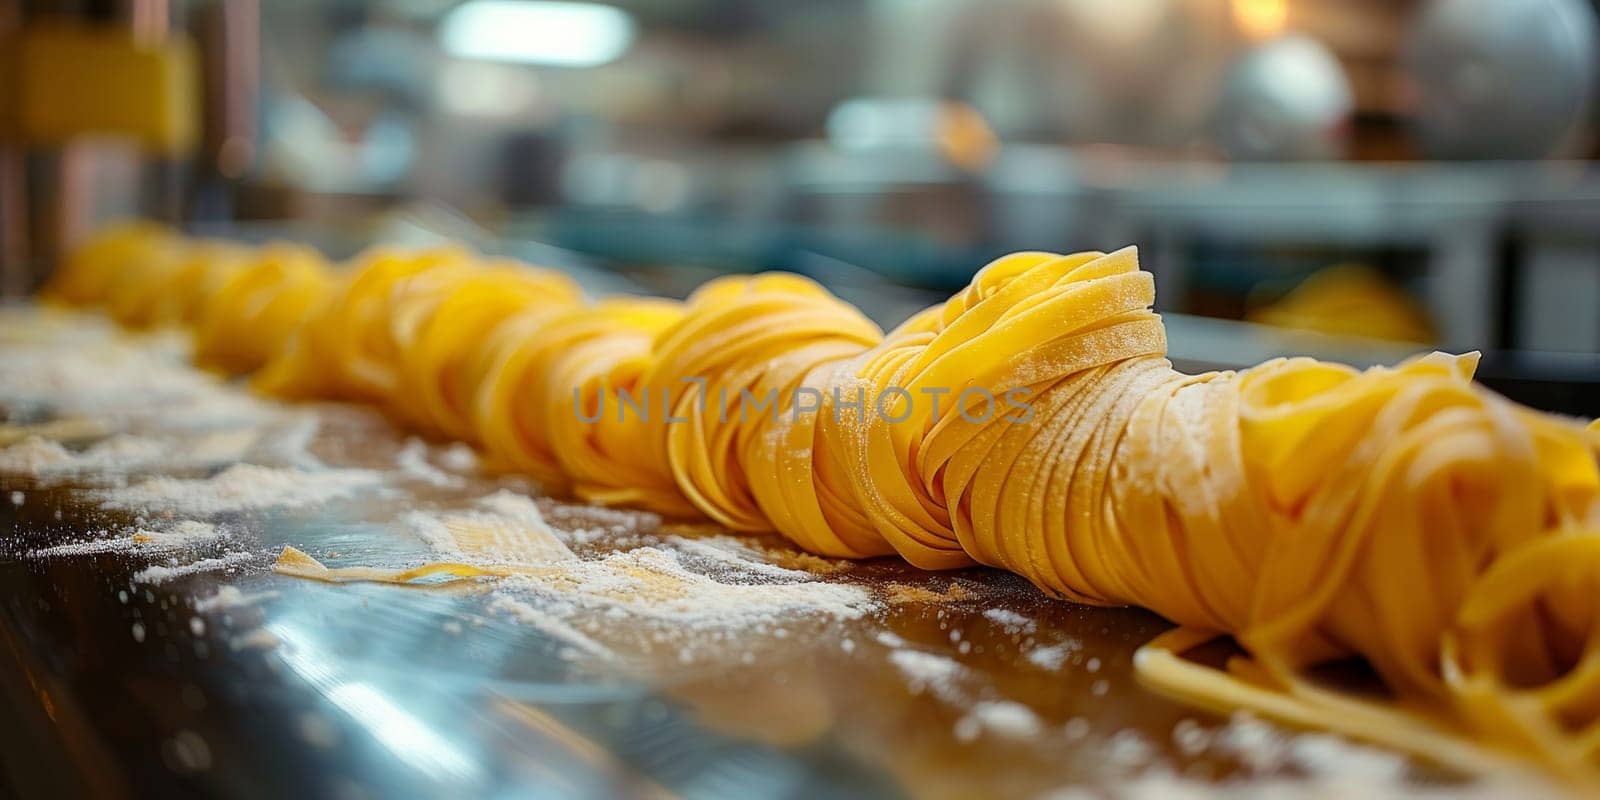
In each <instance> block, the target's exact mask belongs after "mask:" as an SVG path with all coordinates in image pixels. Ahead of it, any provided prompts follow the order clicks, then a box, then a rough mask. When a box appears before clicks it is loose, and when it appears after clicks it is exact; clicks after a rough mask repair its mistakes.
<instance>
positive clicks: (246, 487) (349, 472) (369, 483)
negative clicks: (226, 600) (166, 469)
mask: <svg viewBox="0 0 1600 800" xmlns="http://www.w3.org/2000/svg"><path fill="white" fill-rule="evenodd" d="M382 480H383V476H382V475H381V474H379V473H377V472H373V471H370V470H358V469H327V470H317V471H306V470H297V469H286V468H275V467H263V466H258V465H255V464H235V465H234V466H232V467H229V468H227V469H226V470H223V471H222V472H219V473H217V474H216V475H214V476H212V477H210V478H193V479H191V478H166V477H162V478H151V479H149V480H146V481H141V482H139V483H136V484H133V485H132V486H128V487H126V488H122V489H108V490H103V491H99V492H95V493H94V496H95V497H96V498H97V499H99V501H100V504H101V505H102V506H104V507H106V508H117V509H126V510H133V511H145V510H163V511H171V512H174V513H178V514H184V515H188V516H207V515H212V514H224V513H228V512H234V511H253V510H259V509H266V508H282V509H294V508H303V507H306V506H314V505H320V504H322V503H326V502H327V501H329V500H333V499H336V498H340V497H347V496H349V495H351V494H353V493H355V492H357V491H358V490H361V489H365V488H369V487H373V486H377V485H379V484H380V483H382Z"/></svg>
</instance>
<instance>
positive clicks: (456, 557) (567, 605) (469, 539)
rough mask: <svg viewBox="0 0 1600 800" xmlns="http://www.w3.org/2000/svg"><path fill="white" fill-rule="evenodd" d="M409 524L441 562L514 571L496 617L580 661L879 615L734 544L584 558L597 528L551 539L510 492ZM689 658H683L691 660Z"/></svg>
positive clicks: (867, 596) (845, 589) (863, 596)
mask: <svg viewBox="0 0 1600 800" xmlns="http://www.w3.org/2000/svg"><path fill="white" fill-rule="evenodd" d="M555 508H557V509H562V508H565V507H561V506H557V507H555ZM557 513H561V512H560V511H559V510H558V511H557ZM618 516H619V515H615V514H602V515H600V517H601V518H602V519H603V520H604V522H603V524H609V525H622V526H624V527H626V528H627V529H628V530H629V532H636V531H637V528H635V527H634V525H635V523H636V522H637V520H635V519H633V518H632V517H631V516H624V517H623V518H622V519H616V517H618ZM593 520H594V517H593V516H589V517H587V518H585V519H583V520H582V521H581V522H582V523H588V522H592V521H593ZM565 521H566V522H568V523H572V522H574V521H575V520H574V519H573V518H571V517H566V518H565ZM401 522H402V524H403V525H404V526H405V528H406V529H407V530H408V531H410V532H411V533H413V534H415V535H416V536H418V537H419V538H420V539H422V540H423V541H424V542H425V543H427V544H428V545H429V547H430V548H431V549H432V550H433V551H434V553H435V554H436V555H437V556H438V557H440V558H443V559H445V560H449V561H457V562H463V563H469V564H474V565H477V566H493V567H512V568H515V570H516V573H517V574H514V575H512V576H510V577H507V578H504V579H502V580H500V581H499V582H498V583H497V584H496V586H495V591H494V595H493V598H492V600H491V604H490V608H491V610H493V611H496V612H499V613H503V614H505V615H507V616H509V617H511V618H513V619H515V620H517V621H519V622H521V623H523V624H527V625H529V626H531V627H534V628H536V629H539V630H541V631H543V632H545V633H547V634H549V635H551V636H552V637H554V638H556V639H557V640H559V641H561V642H562V643H564V644H565V645H567V646H568V647H569V648H570V649H571V651H572V652H573V653H575V654H585V655H590V656H602V657H606V658H610V657H613V656H617V655H637V654H639V652H641V651H648V650H650V649H651V648H652V646H653V644H652V643H656V644H658V643H659V642H660V640H661V637H662V636H663V635H667V636H670V637H671V638H673V639H674V640H675V641H679V640H693V639H697V638H699V639H704V640H708V641H721V642H726V641H727V640H728V636H729V633H730V632H733V631H739V630H746V629H750V628H758V629H765V630H767V631H773V629H774V626H776V625H777V624H778V623H780V622H781V621H784V620H789V619H794V620H801V619H855V618H858V617H860V616H862V615H864V614H867V613H869V612H870V611H872V610H874V609H875V608H876V607H877V606H876V601H875V600H874V599H873V597H872V595H871V593H870V592H869V591H867V590H866V589H865V588H863V587H860V586H848V585H841V584H836V583H829V582H825V581H821V580H817V579H816V576H814V575H812V574H810V573H807V572H800V571H797V570H790V569H784V568H782V567H778V566H775V565H773V564H770V563H767V562H766V561H764V560H763V559H762V557H761V555H760V554H759V553H757V552H755V551H753V550H750V549H748V548H745V547H744V546H743V545H742V544H740V543H738V542H737V541H735V540H733V539H731V538H728V537H714V538H711V539H692V538H687V537H682V536H667V537H663V538H661V539H658V540H655V541H654V542H653V543H652V544H648V545H643V546H639V547H635V548H633V549H629V550H620V551H610V552H604V553H600V554H593V555H590V556H587V557H580V556H578V555H576V554H574V553H573V551H572V550H571V549H569V548H568V547H567V543H582V542H583V541H584V540H585V539H586V538H587V537H588V536H590V535H591V532H592V531H593V530H594V529H593V528H590V527H578V528H576V529H572V530H555V529H552V528H551V527H550V525H549V524H548V523H547V522H546V521H545V516H544V514H543V513H541V511H540V506H539V504H536V503H535V502H534V501H533V500H531V499H530V498H528V497H527V496H525V495H521V494H517V493H515V492H510V491H500V492H496V493H494V494H491V495H488V496H486V497H483V498H481V499H479V500H478V502H477V503H476V504H475V505H474V506H473V507H472V508H470V509H466V510H461V511H445V512H429V513H420V512H415V513H411V514H407V515H405V516H404V517H402V518H401ZM580 524H581V523H580ZM774 635H779V634H777V633H776V632H774ZM630 638H631V641H629V640H630ZM635 645H642V646H640V647H635ZM692 657H693V654H691V653H688V651H685V655H684V656H683V660H692Z"/></svg>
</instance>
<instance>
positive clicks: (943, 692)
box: [879, 634, 967, 703]
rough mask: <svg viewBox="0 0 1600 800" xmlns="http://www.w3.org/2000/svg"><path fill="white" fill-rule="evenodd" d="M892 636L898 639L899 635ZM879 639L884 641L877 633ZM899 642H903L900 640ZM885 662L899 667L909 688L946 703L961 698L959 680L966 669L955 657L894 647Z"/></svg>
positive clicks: (954, 701) (957, 700) (955, 701)
mask: <svg viewBox="0 0 1600 800" xmlns="http://www.w3.org/2000/svg"><path fill="white" fill-rule="evenodd" d="M891 635H892V634H891ZM894 638H895V639H896V640H899V637H894ZM879 641H884V637H882V636H880V637H879ZM899 641H901V643H902V644H903V640H899ZM884 643H885V644H888V642H884ZM890 646H895V645H890ZM889 661H890V662H891V663H893V664H894V665H895V666H896V667H898V668H899V669H900V672H901V674H902V675H904V676H905V679H906V682H907V685H909V686H910V687H911V691H913V692H917V693H919V694H920V693H927V694H931V695H933V696H935V697H938V698H940V699H942V700H944V701H946V702H950V703H957V702H960V701H961V700H962V697H961V695H960V682H961V680H962V679H963V677H964V676H965V675H966V672H967V668H966V667H963V666H961V665H960V664H959V663H957V662H956V661H955V660H953V659H950V658H946V657H945V656H940V655H934V654H933V653H924V652H922V651H920V650H895V651H894V652H892V653H890V654H889Z"/></svg>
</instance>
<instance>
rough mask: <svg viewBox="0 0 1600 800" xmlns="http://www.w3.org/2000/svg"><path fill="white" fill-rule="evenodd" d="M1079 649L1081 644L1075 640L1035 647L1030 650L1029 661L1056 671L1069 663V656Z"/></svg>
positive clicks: (1042, 667)
mask: <svg viewBox="0 0 1600 800" xmlns="http://www.w3.org/2000/svg"><path fill="white" fill-rule="evenodd" d="M1079 649H1080V645H1079V644H1078V642H1077V641H1074V640H1069V641H1065V642H1061V643H1058V644H1052V645H1047V646H1044V647H1035V648H1034V649H1032V650H1030V651H1028V663H1030V664H1033V665H1034V666H1036V667H1039V668H1041V669H1046V670H1049V671H1051V672H1055V671H1057V670H1059V669H1061V667H1062V666H1064V665H1065V664H1066V663H1067V658H1069V657H1070V656H1071V655H1072V654H1073V653H1075V652H1077V651H1078V650H1079Z"/></svg>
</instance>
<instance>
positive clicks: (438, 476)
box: [395, 437, 466, 489]
mask: <svg viewBox="0 0 1600 800" xmlns="http://www.w3.org/2000/svg"><path fill="white" fill-rule="evenodd" d="M429 453H430V448H429V447H428V443H427V442H425V441H423V440H421V439H418V438H416V437H411V438H409V439H407V440H406V443H405V445H404V446H402V447H401V448H400V452H399V453H397V454H396V455H395V468H396V469H397V470H399V472H400V474H401V475H403V476H405V477H406V478H409V479H410V480H414V481H416V482H418V483H425V484H427V485H429V486H436V487H439V488H443V489H448V488H454V487H458V486H462V485H464V484H465V483H466V480H465V479H464V478H462V477H461V476H460V475H455V474H452V473H449V472H446V471H444V470H443V469H440V468H439V467H437V466H434V463H433V461H431V460H430V458H429Z"/></svg>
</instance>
